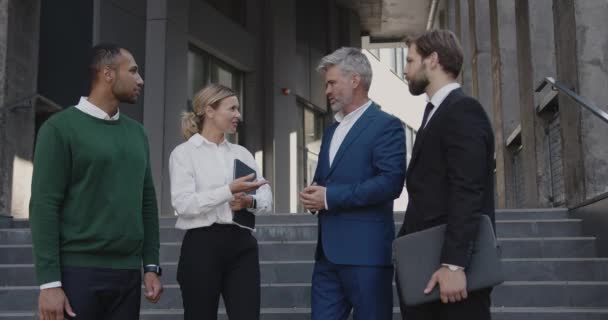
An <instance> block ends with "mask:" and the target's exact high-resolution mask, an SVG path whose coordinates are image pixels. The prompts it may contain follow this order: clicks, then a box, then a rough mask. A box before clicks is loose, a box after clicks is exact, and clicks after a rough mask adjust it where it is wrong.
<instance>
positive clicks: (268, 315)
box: [0, 307, 608, 320]
mask: <svg viewBox="0 0 608 320" xmlns="http://www.w3.org/2000/svg"><path fill="white" fill-rule="evenodd" d="M218 314H219V319H221V320H226V319H228V318H227V316H226V312H225V310H219V312H218ZM183 317H184V316H183V310H182V309H166V310H146V309H144V310H142V312H141V317H140V319H141V320H182V319H183ZM607 318H608V309H607V308H568V307H551V308H526V307H522V308H496V307H494V308H492V319H494V320H530V319H542V320H605V319H607ZM17 319H19V320H25V319H27V320H31V319H36V315H35V313H34V312H31V311H28V312H12V311H0V320H17ZM305 319H306V320H308V319H310V308H262V310H261V320H305ZM393 320H401V316H400V313H399V309H398V308H393Z"/></svg>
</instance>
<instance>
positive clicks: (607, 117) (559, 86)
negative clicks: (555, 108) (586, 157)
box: [535, 77, 608, 123]
mask: <svg viewBox="0 0 608 320" xmlns="http://www.w3.org/2000/svg"><path fill="white" fill-rule="evenodd" d="M547 84H549V85H551V90H553V91H558V92H561V93H563V94H565V95H567V96H568V97H569V98H570V99H572V100H574V102H576V103H578V104H579V105H580V106H582V107H583V108H585V109H587V110H589V111H591V113H593V114H594V115H596V116H597V117H598V118H600V119H601V120H603V121H604V122H606V123H608V113H607V112H605V111H604V110H602V109H600V108H599V107H598V106H597V105H595V104H594V103H593V102H590V101H589V100H587V99H585V98H583V97H581V96H580V95H579V94H577V93H576V92H574V91H572V90H571V89H570V88H568V87H567V86H566V85H564V84H563V83H561V82H559V81H557V80H555V79H553V78H551V77H546V78H545V79H543V81H542V82H541V83H540V85H538V88H536V90H535V91H536V92H540V91H542V90H543V89H544V88H545V86H547Z"/></svg>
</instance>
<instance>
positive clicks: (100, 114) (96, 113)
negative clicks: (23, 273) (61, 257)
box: [40, 97, 119, 290]
mask: <svg viewBox="0 0 608 320" xmlns="http://www.w3.org/2000/svg"><path fill="white" fill-rule="evenodd" d="M76 108H77V109H78V110H80V111H82V112H84V113H86V114H88V115H90V116H93V117H95V118H98V119H102V120H111V121H115V120H118V117H119V112H118V111H117V112H116V114H115V115H114V116H113V117H110V116H109V115H108V114H107V113H106V112H105V111H103V110H102V109H101V108H99V107H98V106H96V105H94V104H92V103H90V102H89V100H88V99H87V97H80V101H79V102H78V104H77V105H76ZM59 287H61V281H53V282H49V283H44V284H42V285H41V286H40V290H42V289H50V288H59Z"/></svg>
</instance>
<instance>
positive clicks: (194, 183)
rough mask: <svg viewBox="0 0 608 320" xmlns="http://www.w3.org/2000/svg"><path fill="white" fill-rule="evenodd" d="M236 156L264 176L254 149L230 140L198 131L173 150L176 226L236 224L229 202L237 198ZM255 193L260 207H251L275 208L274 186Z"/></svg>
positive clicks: (256, 211) (171, 167) (171, 166)
mask: <svg viewBox="0 0 608 320" xmlns="http://www.w3.org/2000/svg"><path fill="white" fill-rule="evenodd" d="M235 159H239V160H241V161H243V162H244V163H245V164H246V165H248V166H250V167H251V168H253V169H255V171H256V176H257V179H258V180H263V179H264V178H263V177H262V174H261V172H260V169H259V168H258V166H257V164H256V162H255V159H254V158H253V156H252V155H251V153H250V152H249V151H248V150H247V149H245V148H244V147H242V146H240V145H237V144H232V143H230V142H228V141H226V140H224V141H223V142H222V143H220V144H216V143H213V142H210V141H209V140H207V139H205V138H204V137H203V136H202V135H200V134H195V135H193V136H192V137H191V138H190V139H188V141H186V142H184V143H182V144H180V145H179V146H177V147H176V148H175V149H174V150H173V152H171V156H170V158H169V173H170V176H171V204H172V205H173V208H174V209H175V214H176V215H177V223H176V224H175V227H176V228H178V229H183V230H187V229H193V228H200V227H207V226H210V225H212V224H214V223H219V224H234V222H232V215H233V212H232V210H231V209H230V205H229V202H230V200H232V199H233V195H232V193H231V192H230V183H231V182H232V181H233V180H234V179H233V171H234V160H235ZM252 196H253V197H254V198H255V200H256V202H257V208H256V209H247V210H249V211H251V212H253V213H254V214H260V213H268V212H270V211H271V210H272V192H271V191H270V186H268V185H263V186H261V187H260V188H259V189H258V190H257V191H256V194H255V195H252ZM243 228H245V227H243ZM247 229H249V228H247Z"/></svg>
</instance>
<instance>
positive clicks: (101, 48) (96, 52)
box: [89, 43, 123, 82]
mask: <svg viewBox="0 0 608 320" xmlns="http://www.w3.org/2000/svg"><path fill="white" fill-rule="evenodd" d="M120 50H123V48H121V47H119V46H117V45H115V44H113V43H100V44H98V45H96V46H94V47H93V48H92V49H91V58H90V60H89V61H90V62H89V73H90V75H91V81H92V82H95V79H96V78H97V73H98V72H99V70H101V69H102V68H103V67H104V66H106V65H113V64H114V60H115V59H116V57H118V56H119V55H120Z"/></svg>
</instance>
